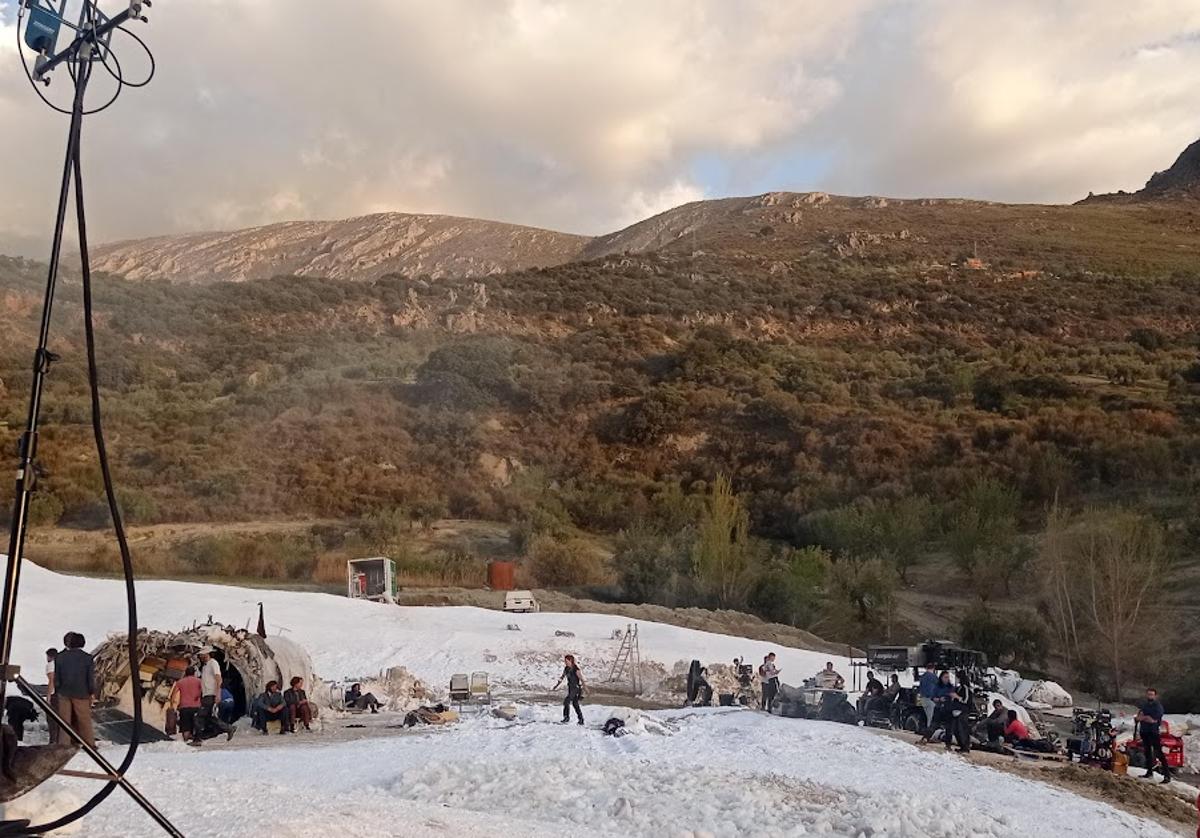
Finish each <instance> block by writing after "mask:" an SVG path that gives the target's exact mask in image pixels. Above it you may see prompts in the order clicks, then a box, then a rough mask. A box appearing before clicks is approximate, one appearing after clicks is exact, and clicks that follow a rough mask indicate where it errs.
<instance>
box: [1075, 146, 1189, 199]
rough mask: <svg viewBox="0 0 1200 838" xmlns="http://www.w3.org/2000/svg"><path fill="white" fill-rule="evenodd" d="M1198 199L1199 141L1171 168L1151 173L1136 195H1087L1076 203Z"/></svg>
mask: <svg viewBox="0 0 1200 838" xmlns="http://www.w3.org/2000/svg"><path fill="white" fill-rule="evenodd" d="M1180 199H1183V200H1187V199H1191V200H1196V199H1200V140H1196V142H1194V143H1192V144H1191V145H1189V146H1188V147H1187V148H1185V149H1184V150H1183V153H1182V154H1180V155H1179V157H1177V158H1176V159H1175V163H1174V164H1172V166H1171V168H1169V169H1164V170H1163V171H1161V172H1155V173H1154V174H1152V175H1151V176H1150V180H1148V181H1146V185H1145V186H1144V187H1142V188H1141V189H1139V190H1138V191H1137V192H1125V191H1124V190H1122V191H1120V192H1109V193H1106V194H1103V195H1095V194H1092V193H1089V194H1088V196H1087V197H1086V198H1084V199H1083V200H1082V201H1079V203H1081V204H1087V203H1120V202H1127V203H1128V202H1136V201H1164V200H1166V201H1170V200H1180Z"/></svg>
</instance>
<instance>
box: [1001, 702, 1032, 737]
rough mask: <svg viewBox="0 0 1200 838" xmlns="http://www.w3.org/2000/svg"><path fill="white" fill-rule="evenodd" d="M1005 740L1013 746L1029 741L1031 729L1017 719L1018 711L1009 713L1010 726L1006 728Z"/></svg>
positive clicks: (1007, 725)
mask: <svg viewBox="0 0 1200 838" xmlns="http://www.w3.org/2000/svg"><path fill="white" fill-rule="evenodd" d="M1004 738H1005V739H1007V740H1008V741H1009V743H1010V744H1013V745H1015V744H1016V743H1018V742H1024V741H1025V740H1027V739H1029V728H1028V727H1026V726H1025V723H1024V722H1023V721H1021V720H1020V719H1019V718H1017V711H1016V710H1009V711H1008V724H1006V725H1005V726H1004Z"/></svg>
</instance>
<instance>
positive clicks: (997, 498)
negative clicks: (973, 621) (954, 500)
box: [946, 478, 1030, 602]
mask: <svg viewBox="0 0 1200 838" xmlns="http://www.w3.org/2000/svg"><path fill="white" fill-rule="evenodd" d="M1019 508H1020V499H1019V497H1018V495H1017V493H1016V492H1015V491H1014V490H1013V489H1011V488H1009V487H1008V486H1005V485H1004V484H1002V483H998V482H997V481H995V480H990V479H987V478H984V479H980V480H977V481H975V482H974V483H972V484H971V485H970V486H969V487H968V488H967V490H966V491H965V492H964V493H963V496H962V498H961V499H960V500H959V502H958V504H957V505H956V509H955V512H954V516H953V519H952V520H951V523H950V528H949V531H948V532H947V534H946V544H947V546H948V547H949V549H950V553H951V555H952V556H953V557H954V561H955V563H956V564H957V565H958V567H959V569H960V570H962V572H963V573H964V574H965V575H966V576H967V578H968V579H970V580H971V584H972V585H973V587H974V588H975V593H976V594H978V596H979V598H980V599H981V600H983V601H985V602H986V601H987V600H988V599H990V598H991V596H992V595H993V594H994V593H995V590H996V588H997V586H999V585H1001V584H1003V585H1004V588H1005V591H1006V592H1008V593H1011V589H1012V580H1013V578H1014V577H1015V576H1016V574H1017V573H1018V572H1019V571H1020V570H1021V569H1022V568H1023V567H1025V565H1026V564H1027V563H1028V561H1029V558H1030V552H1029V548H1028V546H1027V545H1026V544H1025V543H1024V541H1022V539H1021V537H1020V533H1019V532H1018V530H1017V511H1018V509H1019Z"/></svg>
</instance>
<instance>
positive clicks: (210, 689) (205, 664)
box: [188, 646, 237, 747]
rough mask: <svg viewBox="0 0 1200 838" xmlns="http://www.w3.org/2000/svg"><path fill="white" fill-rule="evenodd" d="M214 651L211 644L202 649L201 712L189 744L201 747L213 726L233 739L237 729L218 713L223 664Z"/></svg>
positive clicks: (197, 717) (226, 736)
mask: <svg viewBox="0 0 1200 838" xmlns="http://www.w3.org/2000/svg"><path fill="white" fill-rule="evenodd" d="M212 653H213V648H212V647H211V646H205V647H204V648H203V649H201V650H200V712H199V714H197V716H196V726H197V730H196V733H195V734H194V735H193V736H192V738H191V739H190V740H189V741H188V744H189V745H193V746H195V747H200V743H201V742H202V741H204V739H205V738H207V736H206V735H207V734H208V732H209V730H210V728H212V727H215V728H216V729H217V730H219V731H223V732H224V734H225V739H226V740H229V739H232V738H233V732H234V730H236V729H237V728H236V727H235V726H234V725H231V724H226V722H225V721H224V720H223V719H222V718H221V716H220V714H218V713H217V701H218V699H219V698H220V696H221V665H220V664H219V663H217V661H216V659H215V658H214V657H213V656H212Z"/></svg>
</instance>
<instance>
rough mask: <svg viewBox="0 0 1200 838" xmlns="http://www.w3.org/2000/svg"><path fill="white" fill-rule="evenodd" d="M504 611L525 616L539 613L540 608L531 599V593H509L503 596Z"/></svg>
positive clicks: (534, 600)
mask: <svg viewBox="0 0 1200 838" xmlns="http://www.w3.org/2000/svg"><path fill="white" fill-rule="evenodd" d="M504 610H505V611H513V612H517V613H522V614H527V613H529V612H531V611H540V610H541V608H539V607H538V602H537V600H536V599H534V598H533V591H509V592H508V593H506V594H505V595H504Z"/></svg>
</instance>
